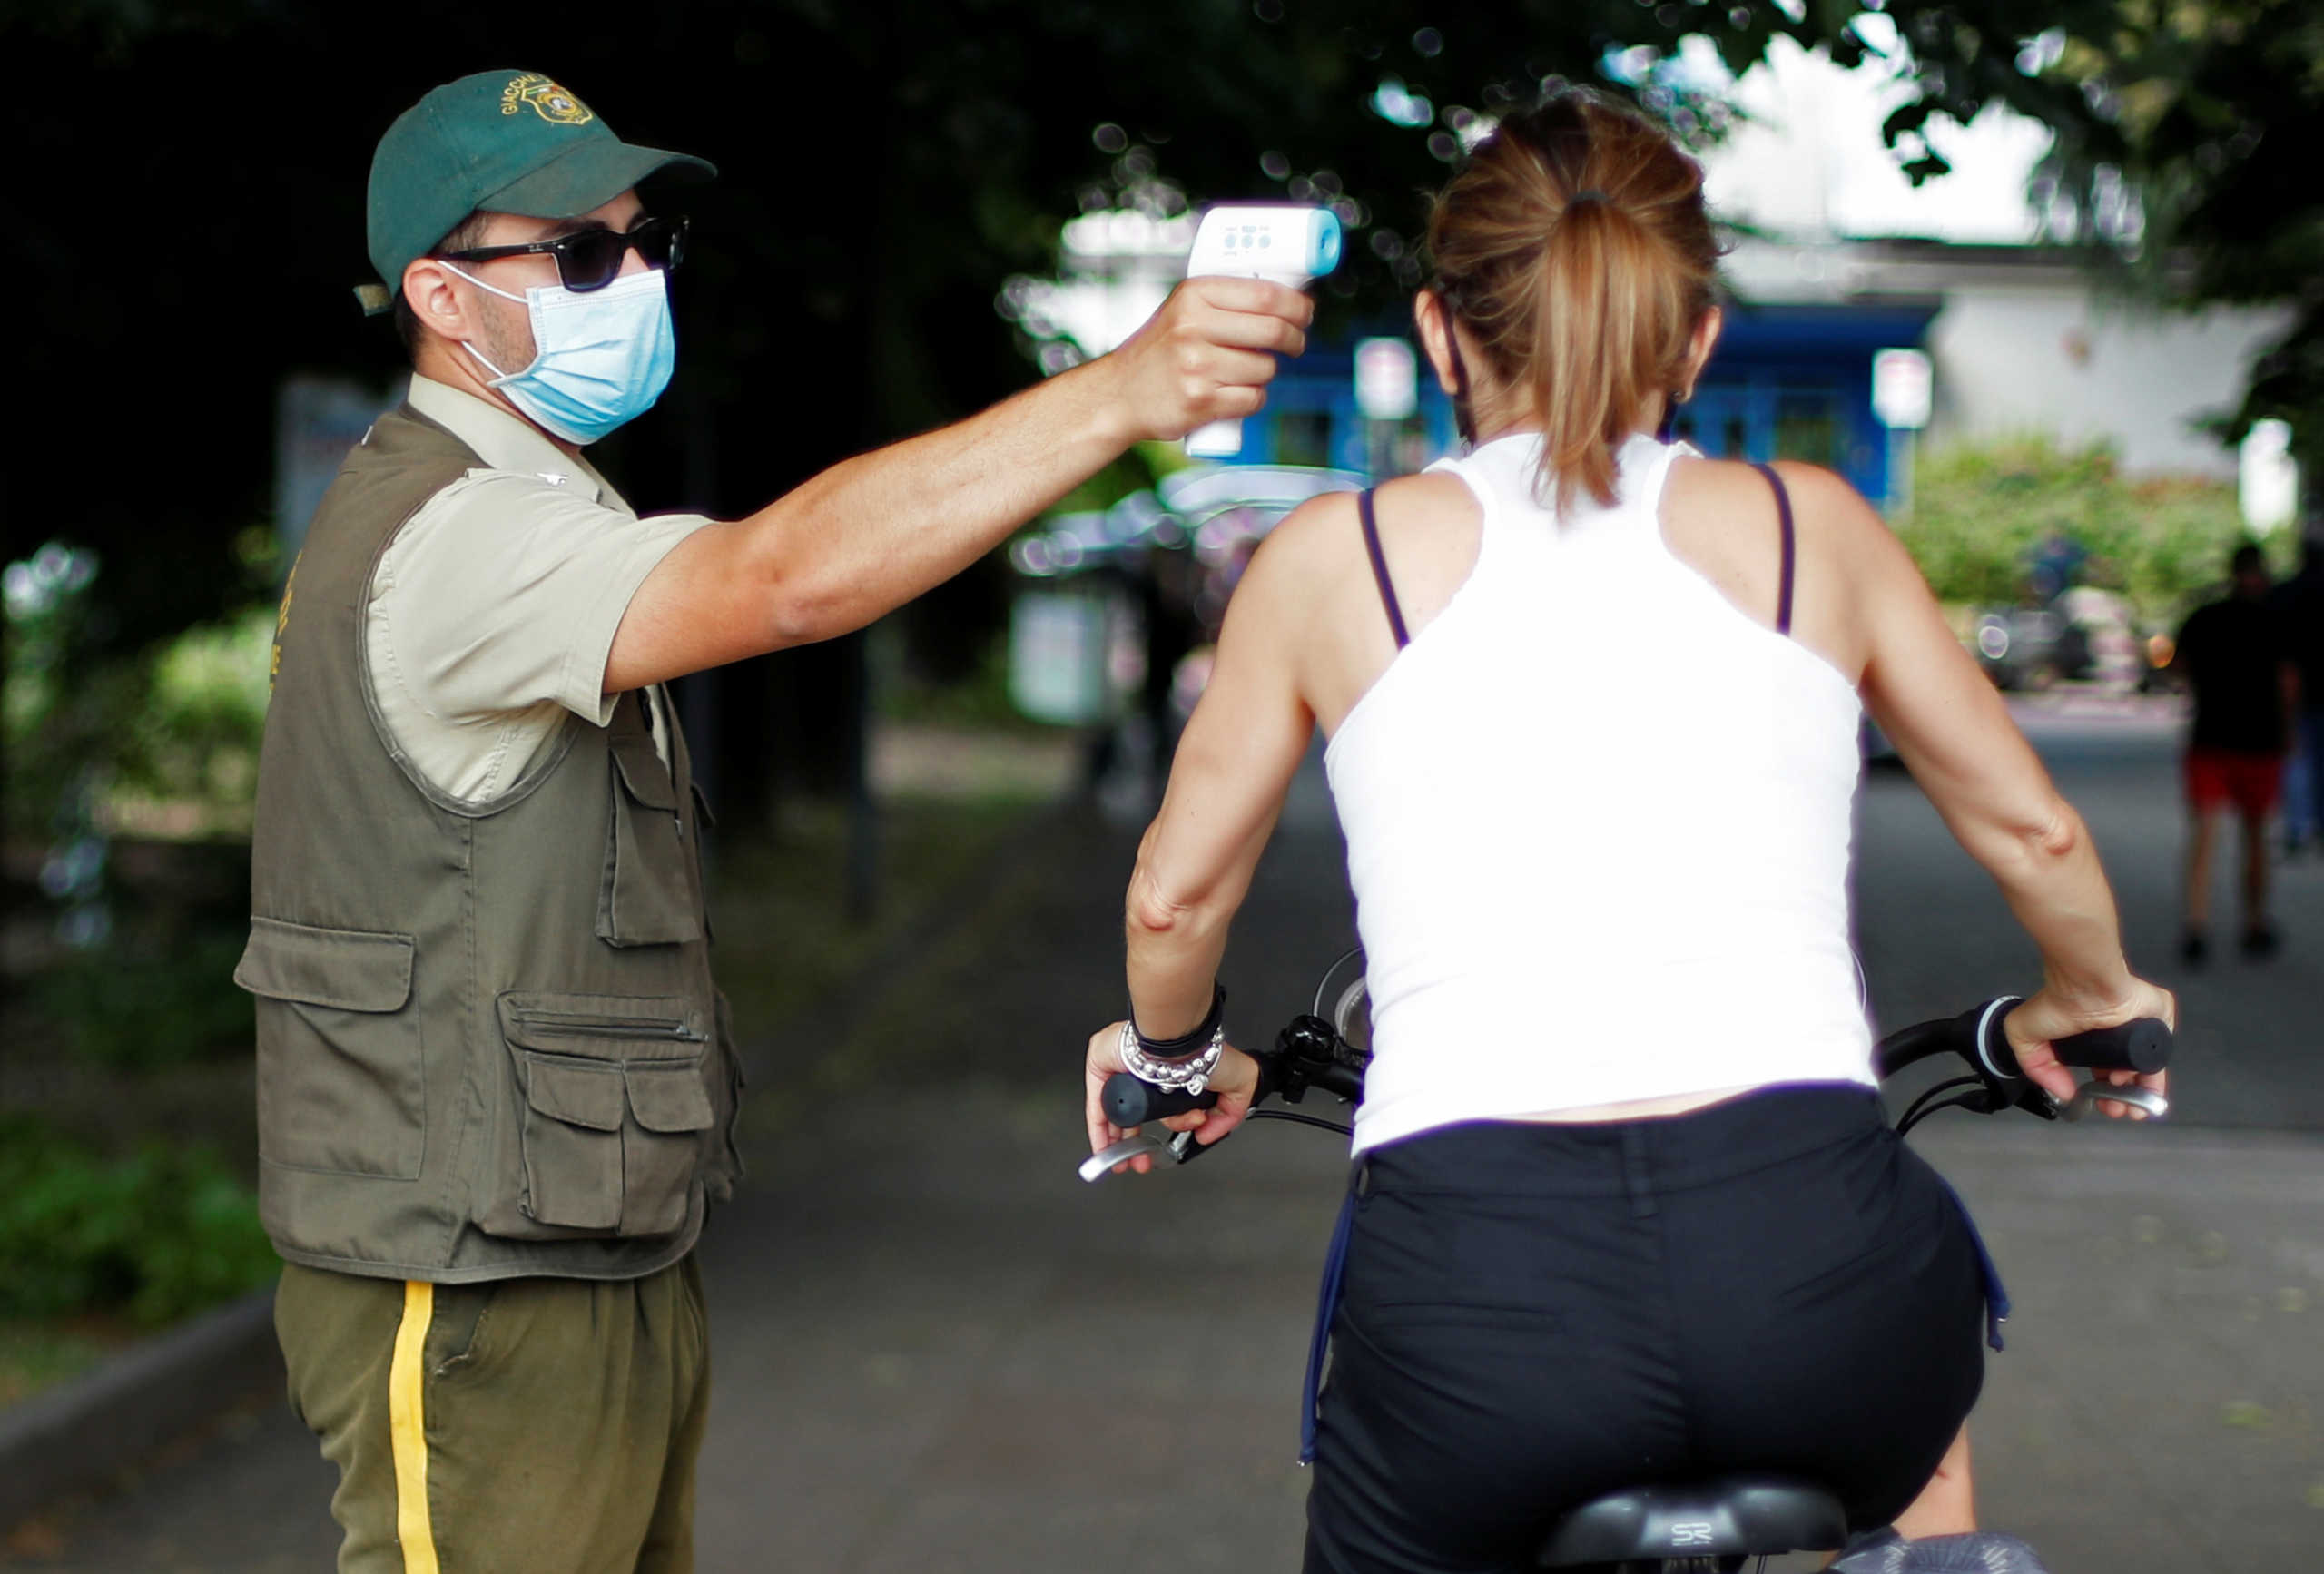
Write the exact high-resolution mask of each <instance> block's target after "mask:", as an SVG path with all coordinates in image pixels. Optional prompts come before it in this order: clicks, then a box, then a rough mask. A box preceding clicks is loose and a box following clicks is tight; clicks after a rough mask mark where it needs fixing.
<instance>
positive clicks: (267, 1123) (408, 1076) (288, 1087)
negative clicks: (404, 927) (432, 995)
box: [234, 918, 427, 1180]
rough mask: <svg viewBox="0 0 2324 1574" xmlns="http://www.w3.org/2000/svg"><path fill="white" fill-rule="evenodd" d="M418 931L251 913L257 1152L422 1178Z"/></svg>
mask: <svg viewBox="0 0 2324 1574" xmlns="http://www.w3.org/2000/svg"><path fill="white" fill-rule="evenodd" d="M412 952H413V943H412V939H411V937H410V936H409V935H396V934H376V933H371V932H369V931H365V930H329V929H319V928H316V927H314V926H312V925H310V924H298V923H291V922H288V921H286V920H281V919H270V918H254V919H252V920H251V938H250V944H249V945H248V946H247V947H246V948H245V949H243V952H242V959H241V963H240V964H239V965H237V966H236V967H235V969H234V982H235V983H237V984H239V985H241V987H242V988H243V989H248V990H249V991H250V992H251V994H252V995H253V996H255V997H257V1008H258V1150H259V1156H260V1157H261V1158H263V1159H264V1160H266V1162H267V1163H269V1164H274V1165H281V1166H284V1167H285V1168H290V1169H307V1170H324V1171H330V1172H332V1173H336V1174H340V1175H360V1176H384V1177H387V1178H389V1179H394V1180H413V1179H416V1178H418V1176H419V1162H420V1154H421V1148H422V1146H423V1142H424V1139H425V1136H426V1129H425V1123H426V1108H427V1105H426V1099H425V1097H424V1086H425V1085H424V1082H423V1080H422V1075H421V1056H420V1030H419V1010H418V1008H415V1007H414V1006H413V1005H412V1004H411V967H412Z"/></svg>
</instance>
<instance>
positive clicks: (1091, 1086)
mask: <svg viewBox="0 0 2324 1574" xmlns="http://www.w3.org/2000/svg"><path fill="white" fill-rule="evenodd" d="M1125 1026H1126V1024H1124V1023H1121V1022H1109V1023H1108V1024H1107V1025H1106V1026H1105V1027H1103V1028H1098V1031H1097V1032H1095V1033H1094V1034H1092V1035H1090V1038H1089V1052H1088V1057H1087V1058H1086V1059H1085V1061H1084V1063H1083V1067H1082V1084H1083V1086H1082V1113H1083V1117H1084V1118H1085V1119H1086V1120H1087V1121H1088V1126H1089V1151H1090V1152H1091V1153H1100V1152H1103V1151H1104V1150H1105V1149H1107V1148H1108V1147H1111V1146H1113V1145H1114V1144H1115V1143H1118V1142H1119V1141H1121V1140H1122V1138H1124V1137H1126V1136H1135V1135H1136V1134H1137V1129H1138V1128H1137V1126H1116V1125H1115V1124H1114V1123H1113V1122H1112V1121H1110V1120H1108V1119H1107V1118H1106V1106H1105V1100H1104V1096H1105V1091H1106V1079H1107V1078H1108V1077H1111V1076H1113V1075H1114V1073H1116V1072H1117V1071H1126V1070H1128V1067H1126V1066H1124V1065H1123V1064H1122V1055H1121V1043H1122V1028H1124V1027H1125ZM1210 1088H1211V1091H1213V1092H1215V1093H1216V1094H1217V1095H1218V1102H1217V1103H1216V1104H1215V1105H1213V1106H1212V1107H1210V1108H1208V1109H1190V1110H1187V1112H1186V1113H1185V1114H1184V1115H1173V1116H1168V1117H1165V1118H1164V1119H1163V1120H1162V1121H1161V1122H1160V1124H1161V1125H1162V1126H1166V1127H1167V1128H1168V1129H1170V1130H1172V1131H1191V1132H1193V1133H1194V1134H1195V1140H1196V1142H1198V1143H1201V1144H1202V1145H1203V1146H1205V1147H1207V1146H1210V1145H1211V1144H1212V1143H1214V1142H1216V1141H1217V1140H1218V1139H1219V1138H1220V1137H1222V1136H1226V1134H1227V1133H1228V1132H1230V1131H1233V1130H1234V1129H1235V1128H1236V1126H1240V1125H1242V1124H1243V1117H1244V1116H1246V1115H1247V1114H1248V1113H1250V1108H1251V1099H1252V1097H1253V1096H1254V1095H1255V1094H1256V1093H1257V1092H1258V1088H1259V1063H1258V1062H1257V1061H1256V1060H1254V1059H1252V1058H1250V1057H1249V1056H1248V1055H1246V1054H1244V1053H1243V1052H1242V1051H1241V1050H1240V1049H1237V1048H1235V1047H1234V1046H1233V1045H1232V1044H1229V1045H1227V1046H1226V1047H1225V1048H1223V1049H1221V1050H1220V1051H1219V1056H1218V1067H1217V1069H1216V1070H1215V1071H1213V1072H1212V1073H1211V1077H1210ZM1153 1167H1154V1156H1153V1155H1152V1154H1146V1153H1141V1154H1139V1155H1138V1156H1137V1157H1136V1158H1130V1159H1125V1160H1123V1161H1122V1162H1121V1163H1120V1164H1118V1165H1116V1166H1114V1171H1113V1173H1114V1174H1116V1175H1119V1174H1121V1173H1122V1172H1123V1171H1124V1170H1135V1171H1136V1172H1137V1173H1138V1174H1139V1175H1144V1174H1145V1173H1146V1172H1147V1171H1148V1170H1150V1169H1152V1168H1153Z"/></svg>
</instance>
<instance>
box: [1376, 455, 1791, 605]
mask: <svg viewBox="0 0 2324 1574" xmlns="http://www.w3.org/2000/svg"><path fill="white" fill-rule="evenodd" d="M1751 468H1753V469H1755V470H1757V471H1758V472H1759V474H1761V475H1762V476H1765V477H1767V478H1768V486H1770V487H1774V488H1775V489H1776V518H1777V522H1779V523H1780V524H1781V525H1782V526H1783V570H1782V582H1781V588H1780V589H1778V590H1777V592H1776V632H1777V634H1780V635H1789V634H1790V633H1791V579H1792V563H1793V560H1794V558H1795V557H1796V556H1797V547H1796V546H1795V545H1794V543H1793V540H1792V528H1791V494H1790V493H1789V492H1787V491H1786V490H1785V489H1784V484H1783V477H1781V476H1778V475H1777V474H1776V468H1775V467H1774V466H1773V465H1762V464H1758V463H1757V462H1754V463H1753V465H1752V466H1751ZM1373 562H1374V563H1375V564H1377V563H1378V562H1379V558H1378V556H1376V555H1375V556H1374V558H1373Z"/></svg>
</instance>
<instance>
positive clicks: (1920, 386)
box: [1872, 349, 1936, 518]
mask: <svg viewBox="0 0 2324 1574" xmlns="http://www.w3.org/2000/svg"><path fill="white" fill-rule="evenodd" d="M1935 394H1936V378H1935V371H1934V369H1932V368H1931V367H1930V365H1929V359H1928V355H1927V352H1926V351H1925V350H1918V349H1882V350H1876V351H1874V352H1873V357H1872V413H1873V414H1874V415H1875V416H1876V417H1878V418H1879V419H1880V424H1881V425H1882V426H1884V427H1886V428H1888V512H1889V513H1890V514H1892V515H1894V516H1896V517H1898V518H1902V517H1904V516H1906V515H1909V514H1910V513H1911V512H1912V511H1913V458H1914V448H1915V434H1916V433H1917V432H1919V430H1920V429H1921V428H1923V427H1925V426H1926V425H1928V418H1929V412H1930V410H1931V409H1932V408H1934V407H1935V402H1936V399H1935Z"/></svg>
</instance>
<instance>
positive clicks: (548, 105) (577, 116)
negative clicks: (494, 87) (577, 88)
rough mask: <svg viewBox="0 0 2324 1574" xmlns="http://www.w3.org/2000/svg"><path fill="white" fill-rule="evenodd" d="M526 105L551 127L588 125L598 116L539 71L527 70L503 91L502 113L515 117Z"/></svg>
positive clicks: (510, 80) (501, 94)
mask: <svg viewBox="0 0 2324 1574" xmlns="http://www.w3.org/2000/svg"><path fill="white" fill-rule="evenodd" d="M526 104H530V105H532V106H533V113H535V114H537V115H538V116H540V117H541V119H543V120H545V121H547V122H548V123H550V124H552V125H586V124H588V123H590V122H591V121H593V120H595V119H596V118H597V117H596V115H594V114H592V113H589V106H588V105H587V104H585V103H582V102H581V101H580V100H579V99H577V98H576V97H574V96H573V94H572V93H568V92H566V90H565V89H564V88H562V87H559V86H558V85H557V84H556V83H554V82H551V81H550V80H549V79H548V78H547V77H546V76H543V75H541V74H539V73H538V72H533V71H528V72H527V73H525V74H524V75H522V76H517V77H512V78H510V79H509V83H508V85H507V87H504V88H502V89H501V90H500V113H502V114H515V113H517V111H518V110H519V109H521V108H523V107H524V106H525V105H526Z"/></svg>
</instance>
